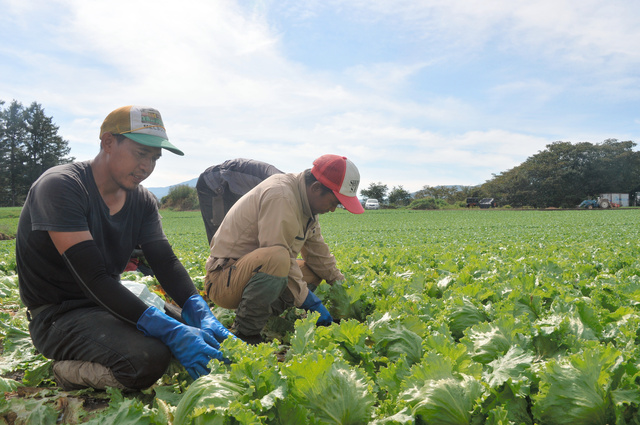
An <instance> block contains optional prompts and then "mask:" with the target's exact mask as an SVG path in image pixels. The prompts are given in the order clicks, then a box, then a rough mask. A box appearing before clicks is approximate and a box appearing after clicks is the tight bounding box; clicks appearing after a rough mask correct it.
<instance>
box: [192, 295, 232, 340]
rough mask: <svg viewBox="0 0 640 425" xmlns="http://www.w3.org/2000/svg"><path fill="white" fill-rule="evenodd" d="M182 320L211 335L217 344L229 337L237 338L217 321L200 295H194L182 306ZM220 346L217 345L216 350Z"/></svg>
mask: <svg viewBox="0 0 640 425" xmlns="http://www.w3.org/2000/svg"><path fill="white" fill-rule="evenodd" d="M182 318H183V319H184V321H185V322H186V323H187V325H189V326H193V327H196V328H199V329H202V331H204V332H206V333H207V334H209V335H211V336H212V337H213V338H214V339H215V340H216V343H219V342H222V341H224V340H225V339H226V338H228V337H233V338H235V337H236V336H235V335H234V334H232V333H231V332H229V330H228V329H227V328H225V327H224V326H222V323H220V322H219V321H218V319H216V316H214V315H213V313H212V312H211V310H210V309H209V305H208V304H207V302H206V301H205V300H204V298H202V297H201V296H200V295H192V296H190V297H189V299H188V300H187V301H186V302H185V303H184V305H183V306H182ZM219 347H220V345H219V344H216V348H219Z"/></svg>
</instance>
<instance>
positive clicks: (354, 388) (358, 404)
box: [283, 353, 375, 425]
mask: <svg viewBox="0 0 640 425" xmlns="http://www.w3.org/2000/svg"><path fill="white" fill-rule="evenodd" d="M283 371H284V373H285V375H286V376H287V378H288V379H289V382H290V385H289V393H290V395H291V396H292V397H293V398H294V399H295V400H296V401H297V402H298V403H299V404H300V405H302V406H304V407H305V408H306V409H308V410H309V413H310V415H311V416H312V417H313V418H314V421H315V422H314V423H320V424H336V425H338V424H352V425H356V424H367V423H369V421H370V419H371V414H372V412H373V406H374V403H375V398H374V396H373V391H372V388H371V385H370V383H369V382H368V381H367V380H366V378H365V376H364V374H363V373H362V372H360V371H359V369H358V368H353V367H349V366H348V365H346V364H344V363H342V362H340V361H339V360H337V359H336V358H335V357H333V356H332V355H329V354H327V355H326V356H323V355H321V354H319V353H314V354H312V355H308V356H305V357H296V358H295V359H294V360H293V361H292V362H291V363H289V364H287V365H285V366H284V368H283Z"/></svg>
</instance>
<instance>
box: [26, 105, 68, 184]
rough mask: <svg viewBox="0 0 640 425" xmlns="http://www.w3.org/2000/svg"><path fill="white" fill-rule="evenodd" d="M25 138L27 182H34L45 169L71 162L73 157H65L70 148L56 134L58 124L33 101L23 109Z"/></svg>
mask: <svg viewBox="0 0 640 425" xmlns="http://www.w3.org/2000/svg"><path fill="white" fill-rule="evenodd" d="M25 122H26V127H27V136H28V137H27V138H26V139H25V143H24V147H25V155H26V174H27V180H28V181H29V182H34V181H35V180H36V179H37V178H38V177H39V176H40V175H41V174H42V173H43V172H45V170H48V169H49V168H51V167H53V166H55V165H59V164H66V163H69V162H72V161H73V160H74V159H75V158H74V157H66V155H68V154H69V152H70V151H71V149H70V148H69V145H68V142H66V141H65V140H64V139H63V138H62V137H61V136H59V135H58V128H59V127H58V126H57V125H55V124H54V123H53V119H52V118H51V117H47V116H46V115H45V114H44V109H42V106H41V105H40V104H38V103H36V102H33V103H32V104H31V106H29V108H27V109H26V110H25Z"/></svg>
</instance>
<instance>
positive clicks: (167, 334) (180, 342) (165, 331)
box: [137, 307, 229, 379]
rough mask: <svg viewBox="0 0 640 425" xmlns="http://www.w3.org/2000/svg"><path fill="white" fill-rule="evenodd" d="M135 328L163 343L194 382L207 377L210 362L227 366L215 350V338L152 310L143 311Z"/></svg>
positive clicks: (150, 308)
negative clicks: (219, 362)
mask: <svg viewBox="0 0 640 425" xmlns="http://www.w3.org/2000/svg"><path fill="white" fill-rule="evenodd" d="M137 327H138V329H140V330H141V331H142V332H144V334H145V335H146V336H152V337H155V338H158V339H159V340H161V341H162V342H164V344H165V345H166V346H167V347H169V349H170V350H171V352H172V353H173V355H174V356H175V357H176V358H177V359H178V361H179V362H180V364H182V366H184V367H185V369H187V372H189V375H190V376H191V377H192V378H193V379H198V378H199V377H200V376H202V375H208V374H209V361H210V360H211V359H217V360H220V361H222V362H225V363H229V360H227V359H226V358H224V356H223V355H222V353H221V352H220V351H218V350H217V348H218V347H219V344H218V342H217V341H216V340H215V338H213V337H212V336H211V335H209V334H208V333H206V332H204V331H202V330H201V329H198V328H194V327H192V326H187V325H184V324H182V323H180V322H178V321H177V320H175V319H172V318H171V317H169V316H167V315H166V314H164V313H161V312H160V310H158V309H157V308H155V307H149V308H148V309H147V310H145V312H144V313H143V314H142V316H140V319H139V320H138V323H137Z"/></svg>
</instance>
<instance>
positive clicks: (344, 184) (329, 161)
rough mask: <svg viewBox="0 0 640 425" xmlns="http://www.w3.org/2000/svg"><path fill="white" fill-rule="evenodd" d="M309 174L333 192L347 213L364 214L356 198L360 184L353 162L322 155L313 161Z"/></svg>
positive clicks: (341, 157) (339, 157)
mask: <svg viewBox="0 0 640 425" xmlns="http://www.w3.org/2000/svg"><path fill="white" fill-rule="evenodd" d="M311 174H313V175H314V176H315V177H316V179H317V180H318V181H319V182H320V183H322V184H323V185H325V186H327V187H328V188H329V189H331V190H332V191H333V193H334V195H336V197H337V198H338V200H339V201H340V203H341V204H342V205H343V206H344V207H345V208H346V209H347V211H349V212H352V213H354V214H362V213H363V212H364V208H362V204H361V203H360V200H359V199H358V197H357V196H356V195H357V194H358V185H359V184H360V173H359V172H358V169H357V168H356V166H355V165H354V164H353V162H351V161H349V160H348V159H347V158H346V157H344V156H340V155H331V154H327V155H322V156H321V157H320V158H318V159H316V160H315V161H313V168H311Z"/></svg>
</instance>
